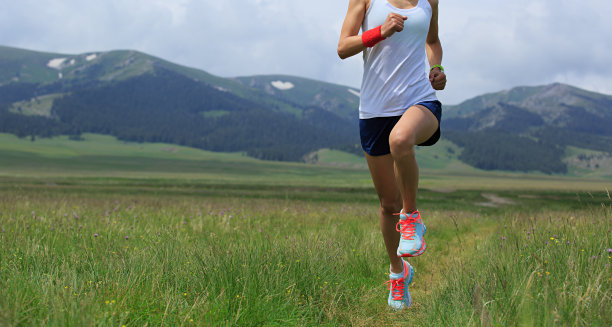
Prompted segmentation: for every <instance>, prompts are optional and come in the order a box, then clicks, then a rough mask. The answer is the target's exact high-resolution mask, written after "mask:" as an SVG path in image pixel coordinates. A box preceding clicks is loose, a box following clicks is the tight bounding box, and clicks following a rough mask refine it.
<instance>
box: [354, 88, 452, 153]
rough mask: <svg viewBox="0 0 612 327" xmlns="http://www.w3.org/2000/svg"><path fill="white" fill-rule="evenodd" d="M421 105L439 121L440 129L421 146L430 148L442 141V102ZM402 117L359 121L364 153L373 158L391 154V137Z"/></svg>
mask: <svg viewBox="0 0 612 327" xmlns="http://www.w3.org/2000/svg"><path fill="white" fill-rule="evenodd" d="M416 105H421V106H423V107H425V108H427V109H429V110H430V111H431V112H432V113H433V114H434V116H436V118H437V119H438V129H437V130H436V132H435V133H434V134H433V135H432V136H431V137H430V138H429V139H428V140H427V141H425V142H423V143H421V144H419V146H430V145H434V144H436V142H438V140H439V139H440V119H442V103H440V101H437V100H436V101H424V102H419V103H417V104H416ZM400 118H402V116H393V117H375V118H368V119H360V120H359V135H360V136H361V147H362V148H363V151H365V152H366V153H367V154H369V155H371V156H382V155H385V154H389V153H391V150H390V149H389V135H390V134H391V130H392V129H393V127H394V126H395V124H396V123H397V122H398V121H399V120H400Z"/></svg>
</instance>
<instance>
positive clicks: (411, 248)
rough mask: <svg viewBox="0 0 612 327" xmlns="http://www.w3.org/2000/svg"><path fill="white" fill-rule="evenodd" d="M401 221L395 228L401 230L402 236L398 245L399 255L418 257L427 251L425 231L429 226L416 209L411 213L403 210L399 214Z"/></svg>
mask: <svg viewBox="0 0 612 327" xmlns="http://www.w3.org/2000/svg"><path fill="white" fill-rule="evenodd" d="M397 215H399V216H400V219H399V222H398V223H397V225H396V226H395V229H396V230H397V231H398V232H400V233H401V234H402V235H401V238H400V242H399V246H398V247H397V256H398V257H417V256H420V255H421V254H423V252H425V249H427V246H426V245H425V238H424V237H425V232H426V231H427V228H425V225H424V224H423V221H422V220H421V214H420V213H419V211H418V210H417V211H414V212H413V213H411V214H405V213H404V210H402V211H401V212H400V213H399V214H397Z"/></svg>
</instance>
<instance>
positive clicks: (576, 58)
mask: <svg viewBox="0 0 612 327" xmlns="http://www.w3.org/2000/svg"><path fill="white" fill-rule="evenodd" d="M376 1H386V0H376ZM421 1H424V0H421ZM348 2H349V1H348V0H308V1H306V0H215V1H212V0H95V1H92V0H18V1H15V0H0V8H2V9H1V11H0V44H1V45H6V46H13V47H19V48H25V49H31V50H38V51H45V52H57V53H63V54H81V53H87V52H95V51H96V52H97V51H110V50H118V49H131V50H138V51H142V52H145V53H148V54H151V55H154V56H157V57H160V58H162V59H165V60H169V61H172V62H175V63H178V64H182V65H186V66H190V67H195V68H199V69H202V70H205V71H207V72H209V73H212V74H215V75H218V76H221V77H236V76H250V75H267V74H285V75H295V76H301V77H307V78H312V79H317V80H322V81H326V82H331V83H336V84H343V85H347V86H351V87H357V88H358V87H359V86H360V84H361V75H362V73H363V69H362V66H363V61H362V58H361V56H359V55H357V56H354V57H351V58H349V59H345V60H341V59H340V58H339V57H338V55H337V53H336V49H337V44H338V38H339V35H340V29H341V27H342V22H343V20H344V17H345V15H346V10H347V7H348ZM439 2H440V5H439V12H440V17H439V29H440V32H439V36H440V40H441V42H442V47H443V49H444V59H443V61H442V64H443V66H444V68H445V70H446V73H447V78H448V84H447V87H446V89H445V90H444V91H441V92H438V97H439V98H440V100H441V101H442V102H443V103H446V104H457V103H460V102H461V101H464V100H467V99H469V98H472V97H475V96H478V95H482V94H484V93H488V92H498V91H501V90H506V89H510V88H512V87H515V86H524V85H528V86H533V85H544V84H549V83H553V82H561V83H566V84H571V85H574V86H577V87H580V88H584V89H587V90H591V91H596V92H600V93H606V94H612V63H611V60H610V59H612V19H609V17H608V16H609V15H608V13H610V12H612V1H610V0H585V1H578V2H577V1H568V0H512V1H508V0H504V1H502V0H470V1H458V0H440V1H439Z"/></svg>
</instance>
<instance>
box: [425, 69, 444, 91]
mask: <svg viewBox="0 0 612 327" xmlns="http://www.w3.org/2000/svg"><path fill="white" fill-rule="evenodd" d="M429 82H430V83H431V87H433V88H434V90H438V91H441V90H444V87H446V74H444V72H443V71H441V70H440V68H434V69H432V70H431V71H430V72H429Z"/></svg>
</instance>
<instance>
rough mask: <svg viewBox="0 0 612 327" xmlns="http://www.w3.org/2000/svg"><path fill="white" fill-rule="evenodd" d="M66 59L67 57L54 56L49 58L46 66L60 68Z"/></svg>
mask: <svg viewBox="0 0 612 327" xmlns="http://www.w3.org/2000/svg"><path fill="white" fill-rule="evenodd" d="M66 60H68V58H55V59H51V60H49V62H48V63H47V67H49V68H53V69H62V65H63V64H64V61H66Z"/></svg>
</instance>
